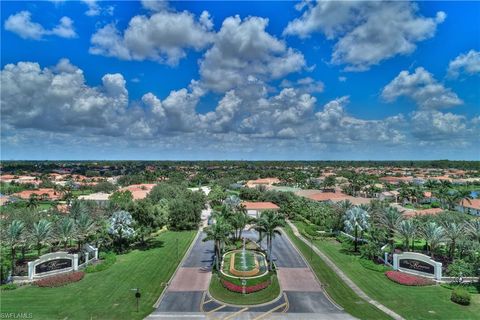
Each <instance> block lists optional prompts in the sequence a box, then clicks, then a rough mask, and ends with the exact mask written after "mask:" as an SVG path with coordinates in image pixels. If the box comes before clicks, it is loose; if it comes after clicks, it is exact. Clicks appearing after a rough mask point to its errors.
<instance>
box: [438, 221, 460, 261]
mask: <svg viewBox="0 0 480 320" xmlns="http://www.w3.org/2000/svg"><path fill="white" fill-rule="evenodd" d="M443 229H444V232H445V238H446V239H448V240H449V241H450V249H449V252H448V255H449V257H450V258H452V257H453V256H454V254H455V248H456V242H457V240H458V239H459V238H461V237H462V236H463V234H464V226H463V225H462V224H458V223H455V222H446V223H444V224H443Z"/></svg>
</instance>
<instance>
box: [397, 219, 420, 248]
mask: <svg viewBox="0 0 480 320" xmlns="http://www.w3.org/2000/svg"><path fill="white" fill-rule="evenodd" d="M397 232H398V234H399V235H400V236H402V237H403V239H405V247H404V250H408V244H409V242H410V240H412V247H413V242H414V237H415V234H416V232H417V228H416V226H415V224H414V223H413V221H412V220H403V221H401V222H400V223H399V224H398V227H397Z"/></svg>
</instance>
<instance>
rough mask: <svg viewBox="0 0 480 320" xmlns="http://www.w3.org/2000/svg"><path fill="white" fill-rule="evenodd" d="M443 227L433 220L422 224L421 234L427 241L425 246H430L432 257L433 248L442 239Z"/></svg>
mask: <svg viewBox="0 0 480 320" xmlns="http://www.w3.org/2000/svg"><path fill="white" fill-rule="evenodd" d="M444 234H445V231H444V229H443V228H442V227H441V226H439V225H437V224H436V223H435V222H429V223H427V224H425V225H424V226H423V236H424V237H425V241H426V242H427V248H428V247H430V255H431V257H432V258H433V254H434V252H435V249H436V248H437V247H438V245H439V244H440V243H441V242H442V241H443V239H444Z"/></svg>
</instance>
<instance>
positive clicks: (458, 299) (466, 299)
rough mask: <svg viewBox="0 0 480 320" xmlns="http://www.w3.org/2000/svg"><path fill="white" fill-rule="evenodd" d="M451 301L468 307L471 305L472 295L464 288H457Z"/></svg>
mask: <svg viewBox="0 0 480 320" xmlns="http://www.w3.org/2000/svg"><path fill="white" fill-rule="evenodd" d="M450 299H451V300H452V301H453V302H455V303H458V304H461V305H463V306H468V305H469V304H470V293H468V291H467V290H465V289H463V288H455V289H453V291H452V296H451V298H450Z"/></svg>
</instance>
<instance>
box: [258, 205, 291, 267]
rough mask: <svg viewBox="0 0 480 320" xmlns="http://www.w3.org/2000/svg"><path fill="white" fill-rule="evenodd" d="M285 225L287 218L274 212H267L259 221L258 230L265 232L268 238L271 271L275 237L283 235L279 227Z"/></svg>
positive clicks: (263, 213) (262, 214)
mask: <svg viewBox="0 0 480 320" xmlns="http://www.w3.org/2000/svg"><path fill="white" fill-rule="evenodd" d="M284 225H285V218H284V216H283V215H281V214H280V213H278V212H276V211H273V210H265V211H263V212H262V213H261V215H260V218H259V219H258V220H257V224H256V229H257V230H259V231H261V232H263V234H264V235H265V236H266V237H267V248H268V261H269V269H270V270H272V269H273V259H272V251H273V239H274V238H275V235H277V234H278V235H281V233H280V231H278V228H279V227H283V226H284Z"/></svg>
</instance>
